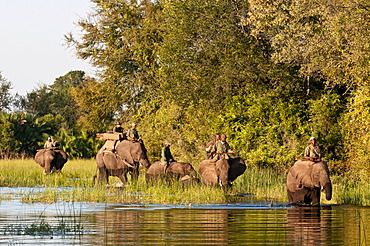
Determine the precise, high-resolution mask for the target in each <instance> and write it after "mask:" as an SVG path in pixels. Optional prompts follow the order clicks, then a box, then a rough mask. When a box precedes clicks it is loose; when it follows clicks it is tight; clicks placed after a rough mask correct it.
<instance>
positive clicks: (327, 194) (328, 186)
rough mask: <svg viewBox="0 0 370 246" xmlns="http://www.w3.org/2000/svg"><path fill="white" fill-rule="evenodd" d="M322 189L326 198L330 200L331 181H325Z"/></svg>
mask: <svg viewBox="0 0 370 246" xmlns="http://www.w3.org/2000/svg"><path fill="white" fill-rule="evenodd" d="M323 188H324V191H325V194H326V200H328V201H330V200H331V195H332V187H331V182H330V181H329V182H328V183H326V184H325V185H324V186H323Z"/></svg>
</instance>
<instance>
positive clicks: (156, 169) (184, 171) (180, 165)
mask: <svg viewBox="0 0 370 246" xmlns="http://www.w3.org/2000/svg"><path fill="white" fill-rule="evenodd" d="M186 175H188V176H189V177H187V179H186V182H190V180H195V179H196V177H197V172H196V171H195V170H194V168H193V166H192V165H191V164H190V163H186V162H171V163H170V164H169V165H161V162H160V161H156V162H154V163H153V164H152V165H151V166H150V167H149V168H148V170H147V171H146V174H145V179H146V182H147V183H149V182H151V181H154V180H158V179H159V178H163V177H169V178H170V179H177V180H180V179H181V178H183V177H184V176H186Z"/></svg>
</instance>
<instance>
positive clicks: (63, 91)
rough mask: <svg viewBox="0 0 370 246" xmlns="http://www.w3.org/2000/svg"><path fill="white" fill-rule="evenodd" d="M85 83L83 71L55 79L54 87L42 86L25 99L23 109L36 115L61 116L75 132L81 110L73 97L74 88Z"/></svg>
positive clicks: (66, 125) (67, 126) (72, 72)
mask: <svg viewBox="0 0 370 246" xmlns="http://www.w3.org/2000/svg"><path fill="white" fill-rule="evenodd" d="M84 81H85V73H84V72H83V71H70V72H68V73H67V74H65V75H64V76H61V77H58V78H56V79H55V81H54V83H53V84H52V85H50V86H49V85H45V84H44V85H41V86H40V87H39V88H38V89H35V90H33V91H32V92H30V93H27V95H26V97H24V98H23V108H24V109H25V110H26V111H27V112H30V113H32V114H34V115H37V116H44V115H47V114H53V115H60V116H62V117H63V118H64V119H65V122H64V124H65V127H66V128H67V129H69V130H70V131H72V132H73V130H74V127H75V125H76V123H77V120H78V118H79V114H80V112H79V109H78V108H77V107H76V102H75V100H74V99H73V97H72V95H71V89H72V88H79V87H81V86H82V84H83V83H84Z"/></svg>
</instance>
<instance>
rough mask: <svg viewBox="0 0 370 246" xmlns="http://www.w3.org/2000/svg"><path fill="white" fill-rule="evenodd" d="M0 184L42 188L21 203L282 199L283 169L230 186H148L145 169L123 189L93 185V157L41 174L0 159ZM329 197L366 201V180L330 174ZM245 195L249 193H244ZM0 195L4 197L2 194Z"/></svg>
mask: <svg viewBox="0 0 370 246" xmlns="http://www.w3.org/2000/svg"><path fill="white" fill-rule="evenodd" d="M0 168H1V172H0V186H3V187H45V189H43V192H34V191H32V189H31V190H30V191H29V192H28V193H26V194H23V198H22V201H23V202H29V203H32V202H44V203H54V202H57V201H68V202H96V203H120V204H191V203H192V204H194V203H197V204H206V203H224V202H236V201H242V200H245V199H253V200H264V201H268V202H287V198H286V196H287V195H286V185H285V182H286V172H279V171H277V170H274V169H260V168H247V170H246V172H245V173H244V174H243V175H242V176H240V177H238V178H237V179H236V180H235V181H234V183H233V187H232V189H229V190H223V189H221V188H219V187H208V186H204V185H200V184H192V185H189V186H181V185H180V184H179V183H176V182H175V183H172V184H171V185H168V184H165V183H163V182H162V183H157V184H154V185H147V184H146V183H145V180H144V175H143V173H144V171H145V170H144V169H143V170H141V175H140V177H139V180H138V182H137V183H132V182H129V184H128V185H126V186H125V187H123V188H115V187H106V186H97V185H96V183H95V181H96V180H95V181H94V178H93V177H94V175H96V174H97V170H96V163H95V160H70V161H68V162H67V163H66V165H65V167H64V168H63V170H62V172H60V173H56V174H52V175H44V174H43V171H42V168H41V167H40V166H39V165H38V164H36V163H35V162H34V161H33V160H10V161H3V160H2V161H0ZM332 181H333V198H332V201H329V202H328V201H326V200H325V199H324V196H323V198H322V203H337V204H338V203H339V204H353V205H370V192H369V190H370V187H369V183H367V184H364V185H363V184H360V183H355V182H350V180H348V179H343V177H339V176H334V177H332ZM109 182H110V184H114V183H119V182H120V181H119V179H118V178H116V177H110V178H109ZM246 195H247V196H248V195H249V196H250V197H252V198H246V197H247V196H246ZM0 199H9V196H7V195H5V196H3V197H0Z"/></svg>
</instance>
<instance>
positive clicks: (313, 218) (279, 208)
mask: <svg viewBox="0 0 370 246" xmlns="http://www.w3.org/2000/svg"><path fill="white" fill-rule="evenodd" d="M24 189H27V188H24ZM0 194H1V195H2V196H4V194H5V195H9V194H11V195H12V199H10V200H2V201H1V202H0V244H1V245H370V207H355V206H347V205H332V206H326V205H325V206H321V207H295V206H290V205H288V204H271V203H269V202H264V201H247V202H242V203H232V204H206V205H197V204H182V205H168V206H167V205H142V204H140V205H117V204H97V203H67V202H58V203H53V204H44V203H35V204H28V203H22V202H21V201H20V197H21V194H22V188H6V187H3V188H0Z"/></svg>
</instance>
